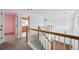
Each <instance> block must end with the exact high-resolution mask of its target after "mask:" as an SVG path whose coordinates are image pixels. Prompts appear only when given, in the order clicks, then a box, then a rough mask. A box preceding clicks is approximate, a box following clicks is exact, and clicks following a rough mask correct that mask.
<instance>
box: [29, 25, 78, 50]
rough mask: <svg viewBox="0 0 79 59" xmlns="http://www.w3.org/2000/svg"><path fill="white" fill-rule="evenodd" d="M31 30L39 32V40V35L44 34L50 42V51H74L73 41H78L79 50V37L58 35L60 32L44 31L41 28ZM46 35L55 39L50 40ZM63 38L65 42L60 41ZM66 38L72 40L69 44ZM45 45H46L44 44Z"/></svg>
mask: <svg viewBox="0 0 79 59" xmlns="http://www.w3.org/2000/svg"><path fill="white" fill-rule="evenodd" d="M30 30H33V31H37V32H38V38H40V35H39V34H40V33H42V34H43V35H44V37H45V38H46V39H47V40H48V42H49V44H50V47H51V48H50V49H49V50H61V49H62V50H72V48H73V45H72V41H73V40H77V41H78V49H79V36H75V35H69V34H63V33H58V32H50V31H45V30H42V29H41V28H40V27H39V26H38V29H33V28H30ZM46 34H51V35H53V39H52V40H49V38H48V37H47V36H46ZM57 37H58V38H57ZM61 37H63V39H62V40H64V41H63V42H61V41H60V39H61ZM66 38H68V39H69V40H70V41H69V44H67V43H66ZM56 39H58V40H56ZM42 40H43V39H42ZM43 44H45V43H43ZM46 47H47V46H46ZM46 47H44V48H45V49H46ZM74 47H75V46H74ZM74 49H75V48H74ZM46 50H47V49H46Z"/></svg>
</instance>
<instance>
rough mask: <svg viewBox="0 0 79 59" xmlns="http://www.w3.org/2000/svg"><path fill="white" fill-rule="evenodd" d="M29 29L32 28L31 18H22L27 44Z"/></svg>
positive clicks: (23, 32)
mask: <svg viewBox="0 0 79 59" xmlns="http://www.w3.org/2000/svg"><path fill="white" fill-rule="evenodd" d="M29 27H30V19H29V16H24V17H22V37H23V38H25V39H26V43H27V42H28V36H29V35H28V33H29Z"/></svg>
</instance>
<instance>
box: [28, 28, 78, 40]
mask: <svg viewBox="0 0 79 59" xmlns="http://www.w3.org/2000/svg"><path fill="white" fill-rule="evenodd" d="M30 30H34V31H39V32H44V33H48V34H53V35H57V36H62V37H67V38H71V39H76V40H79V36H75V35H69V34H62V33H57V32H50V31H45V30H40V29H33V28H30Z"/></svg>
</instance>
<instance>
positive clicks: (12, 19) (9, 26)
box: [4, 13, 17, 42]
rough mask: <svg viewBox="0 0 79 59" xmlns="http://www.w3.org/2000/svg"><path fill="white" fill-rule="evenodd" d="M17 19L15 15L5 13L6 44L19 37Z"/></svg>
mask: <svg viewBox="0 0 79 59" xmlns="http://www.w3.org/2000/svg"><path fill="white" fill-rule="evenodd" d="M16 25H17V18H16V14H15V13H4V38H5V40H6V42H11V41H14V39H15V38H16V37H17V35H16V33H17V31H16V29H17V26H16Z"/></svg>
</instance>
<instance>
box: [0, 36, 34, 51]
mask: <svg viewBox="0 0 79 59" xmlns="http://www.w3.org/2000/svg"><path fill="white" fill-rule="evenodd" d="M5 39H6V42H4V43H3V44H1V45H0V50H33V49H32V48H31V47H30V46H29V45H28V44H27V43H26V38H22V39H17V38H15V37H14V36H12V35H7V36H5Z"/></svg>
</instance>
